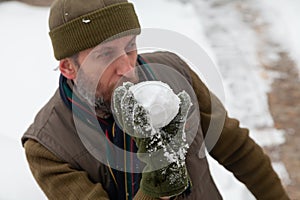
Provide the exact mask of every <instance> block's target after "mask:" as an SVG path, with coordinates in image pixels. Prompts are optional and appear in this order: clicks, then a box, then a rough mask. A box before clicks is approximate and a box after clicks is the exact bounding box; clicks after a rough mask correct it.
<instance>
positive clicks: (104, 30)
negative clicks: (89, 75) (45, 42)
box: [49, 0, 140, 60]
mask: <svg viewBox="0 0 300 200" xmlns="http://www.w3.org/2000/svg"><path fill="white" fill-rule="evenodd" d="M49 28H50V32H49V35H50V38H51V41H52V46H53V50H54V55H55V58H56V59H57V60H60V59H63V58H66V57H69V56H72V55H74V54H76V53H78V52H80V51H82V50H85V49H88V48H92V47H95V46H97V45H98V44H100V43H101V42H103V41H105V40H107V39H109V38H111V37H114V36H117V35H119V34H121V35H122V34H123V35H129V34H134V35H137V34H139V33H140V25H139V21H138V18H137V16H136V13H135V10H134V7H133V4H131V3H129V2H128V1H127V0H55V1H54V2H53V4H52V6H51V9H50V16H49Z"/></svg>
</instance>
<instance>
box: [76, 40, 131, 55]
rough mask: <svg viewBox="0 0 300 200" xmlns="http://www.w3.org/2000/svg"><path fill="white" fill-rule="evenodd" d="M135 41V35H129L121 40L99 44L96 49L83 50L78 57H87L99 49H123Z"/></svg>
mask: <svg viewBox="0 0 300 200" xmlns="http://www.w3.org/2000/svg"><path fill="white" fill-rule="evenodd" d="M135 39H136V35H129V36H124V37H121V38H117V39H114V40H110V41H107V42H103V43H100V44H99V45H97V46H96V47H93V48H90V49H86V50H83V51H81V52H80V53H79V55H80V54H81V55H88V54H89V53H90V52H91V51H94V50H101V49H105V48H114V49H116V48H123V47H124V46H126V45H127V44H129V43H130V42H132V41H135Z"/></svg>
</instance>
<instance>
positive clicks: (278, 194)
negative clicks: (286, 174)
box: [191, 71, 289, 200]
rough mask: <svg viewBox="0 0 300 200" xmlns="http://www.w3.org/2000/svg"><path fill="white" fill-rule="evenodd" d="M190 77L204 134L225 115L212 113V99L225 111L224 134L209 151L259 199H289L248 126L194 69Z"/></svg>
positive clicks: (219, 108) (220, 110) (218, 110)
mask: <svg viewBox="0 0 300 200" xmlns="http://www.w3.org/2000/svg"><path fill="white" fill-rule="evenodd" d="M191 77H192V81H193V87H194V89H195V92H196V95H197V98H198V102H199V108H200V114H201V126H202V129H203V133H204V136H206V133H207V130H208V128H209V127H208V125H209V123H210V122H211V120H219V119H218V118H221V117H222V115H219V114H217V113H212V109H211V106H212V103H211V102H213V101H214V106H217V107H218V108H216V110H217V112H224V113H225V123H224V126H223V129H222V132H221V135H220V137H219V139H218V141H217V143H216V144H215V146H214V147H213V148H212V150H211V151H210V152H209V153H210V155H211V156H212V157H213V158H214V159H216V160H217V161H218V162H219V163H220V164H222V165H223V166H224V167H225V168H226V169H227V170H229V171H231V172H233V174H234V176H235V177H236V178H237V179H238V180H240V181H241V182H243V183H244V184H245V185H246V186H247V188H248V189H249V190H250V191H251V192H252V194H253V195H254V196H255V197H256V198H257V199H259V200H267V199H270V200H271V199H278V200H285V199H289V197H288V196H287V194H286V192H285V190H284V188H283V186H282V184H281V181H280V179H279V177H278V175H277V174H276V173H275V171H274V170H273V168H272V166H271V162H270V159H269V157H268V156H267V155H266V154H264V152H263V150H262V148H261V147H259V146H258V145H257V144H256V143H255V142H254V141H253V140H252V139H251V138H250V137H249V134H248V130H247V129H244V128H240V126H239V122H238V121H237V120H235V119H231V118H229V117H228V116H227V114H226V111H225V109H224V108H223V106H222V104H221V103H220V102H219V100H218V99H217V98H216V97H215V96H214V95H213V94H211V93H210V92H209V90H208V89H207V87H206V86H205V85H204V83H203V82H202V81H201V80H200V79H199V78H198V76H197V75H196V74H195V73H194V72H193V71H191ZM223 116H224V115H223ZM220 120H222V119H220Z"/></svg>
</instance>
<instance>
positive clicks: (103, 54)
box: [95, 51, 112, 59]
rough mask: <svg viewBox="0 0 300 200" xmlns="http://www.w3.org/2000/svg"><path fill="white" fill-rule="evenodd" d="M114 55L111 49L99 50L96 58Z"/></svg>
mask: <svg viewBox="0 0 300 200" xmlns="http://www.w3.org/2000/svg"><path fill="white" fill-rule="evenodd" d="M111 56H112V52H111V51H104V52H99V53H97V54H96V55H95V59H105V58H110V57H111Z"/></svg>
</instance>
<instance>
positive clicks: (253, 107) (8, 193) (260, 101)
mask: <svg viewBox="0 0 300 200" xmlns="http://www.w3.org/2000/svg"><path fill="white" fill-rule="evenodd" d="M187 1H188V0H187ZM182 2H183V1H182ZM190 2H191V3H190V4H181V3H179V2H178V1H175V0H164V1H162V0H151V2H150V1H137V0H135V1H134V3H135V5H136V9H137V12H138V15H139V16H140V20H141V24H142V25H143V26H144V27H156V28H166V29H170V30H174V31H177V32H179V33H182V34H185V35H186V36H188V37H190V38H191V39H193V40H194V41H195V42H197V43H198V44H200V45H202V46H203V47H204V48H205V49H206V50H207V51H208V53H209V55H210V56H211V57H212V58H214V60H215V62H216V63H218V65H219V70H220V72H221V74H222V77H223V82H224V87H225V94H226V101H225V102H224V103H225V105H226V107H227V108H228V110H229V113H230V114H231V115H232V116H234V117H237V118H239V119H240V120H241V122H242V124H243V125H244V126H247V127H249V128H250V129H251V132H252V137H253V138H254V139H255V140H256V141H257V142H258V143H260V144H262V145H276V144H279V143H282V142H284V133H282V132H280V131H278V130H275V129H273V120H272V118H271V116H270V114H269V111H268V105H267V100H266V94H265V93H266V92H267V91H268V88H269V81H270V80H264V79H262V78H261V76H260V74H261V69H259V68H258V64H257V61H256V58H255V55H254V52H255V51H256V49H255V48H256V47H255V46H254V45H253V44H255V36H254V34H253V32H252V31H251V30H250V29H249V27H247V26H246V24H245V23H244V21H243V19H241V16H240V14H239V13H238V12H237V11H236V10H235V9H234V7H232V6H231V5H232V4H230V3H228V5H225V6H215V5H217V4H218V3H219V2H225V3H226V2H230V1H228V0H227V1H210V2H208V1H199V0H198V1H192V0H190ZM248 2H249V4H255V5H258V6H259V7H260V9H262V10H263V11H265V13H266V14H265V18H266V19H267V20H269V22H270V23H271V24H272V25H273V28H274V35H272V37H274V39H275V40H277V41H283V40H284V39H286V38H288V40H287V42H286V43H284V45H285V46H284V47H285V48H286V49H288V50H289V51H290V52H291V55H292V56H293V57H294V58H299V57H300V56H299V52H300V50H299V47H300V44H299V41H300V40H299V39H297V36H298V35H300V27H299V23H298V21H296V20H298V18H297V16H298V14H297V11H296V10H295V8H296V6H297V5H298V7H299V2H298V1H296V0H294V1H292V0H290V1H283V0H274V1H272V3H270V2H269V1H267V0H264V1H263V3H262V4H259V3H258V0H249V1H248ZM273 2H275V3H273ZM287 2H289V3H287ZM213 3H215V5H213ZM270 4H272V6H270ZM195 8H196V9H197V10H198V11H197V12H195ZM285 9H288V10H289V11H288V12H286V11H285ZM286 13H288V15H286ZM47 16H48V9H47V8H37V7H31V6H27V5H24V4H21V3H15V2H9V3H0V27H1V29H0V35H1V37H0V44H1V47H0V57H1V60H2V69H3V70H2V73H1V75H0V76H1V78H0V83H1V84H0V90H1V91H2V100H1V105H0V108H1V115H0V119H1V121H2V122H3V123H2V130H1V131H0V135H1V136H2V139H1V140H0V146H1V151H0V156H1V157H2V158H4V160H2V162H1V163H2V165H1V167H0V169H1V170H0V171H1V172H0V173H1V174H0V176H1V180H0V186H1V190H0V199H45V196H44V195H43V193H42V192H41V191H40V189H39V188H38V186H37V185H36V183H35V182H34V180H33V178H32V176H31V174H30V171H29V169H28V166H27V163H26V161H25V160H26V158H25V156H24V152H23V149H22V147H21V143H20V137H21V135H22V134H23V132H24V131H25V130H26V128H27V126H28V125H29V124H30V123H31V121H32V120H33V117H34V115H35V114H36V112H37V111H38V110H39V108H40V107H41V106H42V105H43V104H44V103H45V102H46V101H47V100H48V98H49V97H50V96H51V95H52V94H53V92H54V90H55V89H56V87H57V80H58V72H56V71H53V69H54V68H55V67H56V66H57V62H56V61H55V60H54V58H53V53H52V51H51V44H50V40H49V37H48V28H47ZM224 16H226V17H224ZM270 16H276V19H273V18H271V17H270ZM288 17H289V18H288ZM282 20H283V21H284V24H285V26H286V29H292V28H293V31H290V32H286V33H284V34H283V33H282V32H280V33H279V31H276V30H279V29H278V27H279V28H280V24H279V25H278V23H277V21H278V22H281V21H282ZM226 27H227V29H226ZM224 30H225V31H224ZM286 34H290V35H288V36H287V35H286ZM241 35H242V37H240V36H241ZM224 38H226V40H225V39H224ZM297 62H298V63H300V61H299V60H297ZM258 84H259V85H260V87H259V88H260V89H259V88H258V87H257V85H258ZM236 99H239V101H236ZM262 132H263V133H265V134H261V133H262ZM259 135H268V137H259ZM210 163H211V168H212V172H213V176H214V177H216V178H215V180H216V182H217V185H218V187H219V189H220V191H221V193H222V194H223V196H224V199H245V200H246V199H253V197H251V194H249V192H248V191H247V189H245V187H244V186H243V185H242V184H240V183H239V182H238V181H236V179H234V178H233V176H232V175H231V174H230V173H228V172H227V171H225V170H224V169H223V168H222V167H220V166H219V165H218V164H216V163H215V162H214V161H212V160H210ZM276 166H278V167H277V168H278V169H279V170H281V171H282V172H283V173H282V174H284V173H285V170H284V166H282V165H281V164H280V163H276ZM283 176H284V175H283Z"/></svg>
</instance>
